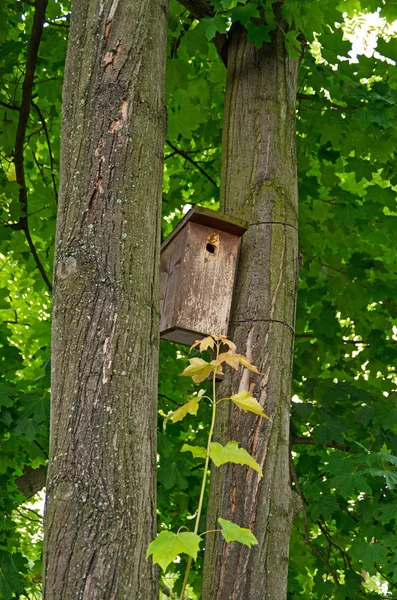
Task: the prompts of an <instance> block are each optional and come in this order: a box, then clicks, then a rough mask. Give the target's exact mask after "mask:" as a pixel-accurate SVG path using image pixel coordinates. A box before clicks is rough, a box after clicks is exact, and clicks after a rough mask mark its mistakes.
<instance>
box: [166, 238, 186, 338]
mask: <svg viewBox="0 0 397 600" xmlns="http://www.w3.org/2000/svg"><path fill="white" fill-rule="evenodd" d="M186 233H187V232H186V227H184V228H183V229H182V230H181V231H180V232H179V233H178V235H177V236H175V238H174V239H173V240H172V241H171V242H170V244H168V246H166V248H164V250H163V251H162V253H161V262H160V310H161V321H160V332H163V331H165V330H167V329H170V328H171V327H174V326H175V324H176V320H177V314H176V310H177V308H176V307H177V303H178V298H179V295H180V290H179V287H180V278H181V268H182V262H183V259H184V254H185V240H186Z"/></svg>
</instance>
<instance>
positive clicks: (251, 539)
mask: <svg viewBox="0 0 397 600" xmlns="http://www.w3.org/2000/svg"><path fill="white" fill-rule="evenodd" d="M218 522H219V524H220V526H221V527H222V530H221V533H222V535H223V537H224V538H225V540H226V541H227V542H240V544H244V545H245V546H248V548H251V546H253V545H254V544H257V543H258V540H257V539H256V537H255V536H254V534H253V533H252V531H251V530H250V529H246V528H245V527H240V526H239V525H236V523H232V522H231V521H228V520H227V519H221V518H219V519H218Z"/></svg>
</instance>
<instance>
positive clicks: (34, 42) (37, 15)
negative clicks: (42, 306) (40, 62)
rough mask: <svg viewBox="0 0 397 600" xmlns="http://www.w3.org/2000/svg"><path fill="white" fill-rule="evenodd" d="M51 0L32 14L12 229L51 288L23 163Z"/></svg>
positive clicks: (43, 1)
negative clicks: (35, 236) (33, 227)
mask: <svg viewBox="0 0 397 600" xmlns="http://www.w3.org/2000/svg"><path fill="white" fill-rule="evenodd" d="M47 3H48V0H36V3H35V11H34V17H33V25H32V31H31V35H30V40H29V45H28V51H27V59H26V70H25V76H24V79H23V84H22V100H21V105H20V110H19V119H18V126H17V133H16V138H15V155H14V164H15V174H16V181H17V183H18V184H19V202H20V205H21V208H22V213H23V216H22V217H21V218H20V219H19V222H18V223H17V224H15V225H13V226H12V227H13V229H20V230H22V231H23V232H24V233H25V237H26V241H27V242H28V246H29V248H30V251H31V253H32V256H33V258H34V261H35V263H36V265H37V268H38V270H39V272H40V274H41V276H42V278H43V280H44V282H45V284H46V286H47V288H48V289H49V290H50V291H52V285H51V283H50V280H49V279H48V276H47V273H46V272H45V269H44V267H43V265H42V263H41V261H40V258H39V256H38V254H37V250H36V248H35V245H34V243H33V240H32V236H31V234H30V231H29V223H28V217H27V208H28V193H27V188H26V180H25V166H24V144H25V136H26V128H27V125H28V119H29V115H30V104H31V102H32V89H33V79H34V73H35V69H36V64H37V55H38V51H39V45H40V40H41V36H42V33H43V24H44V19H45V11H46V8H47Z"/></svg>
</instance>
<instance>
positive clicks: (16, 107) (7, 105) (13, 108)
mask: <svg viewBox="0 0 397 600" xmlns="http://www.w3.org/2000/svg"><path fill="white" fill-rule="evenodd" d="M0 106H4V108H9V109H10V110H17V111H18V112H19V110H20V108H19V106H16V105H15V104H7V102H3V100H0Z"/></svg>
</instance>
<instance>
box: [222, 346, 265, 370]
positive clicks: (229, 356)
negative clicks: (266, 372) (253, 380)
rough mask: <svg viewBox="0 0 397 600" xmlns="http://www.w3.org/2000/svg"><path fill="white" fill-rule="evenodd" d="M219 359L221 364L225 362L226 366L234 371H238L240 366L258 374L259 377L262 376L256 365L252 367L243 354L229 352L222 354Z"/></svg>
mask: <svg viewBox="0 0 397 600" xmlns="http://www.w3.org/2000/svg"><path fill="white" fill-rule="evenodd" d="M218 358H219V362H220V363H223V362H225V363H226V364H228V365H230V366H231V367H233V369H236V371H237V369H238V367H239V365H243V367H245V368H246V369H249V370H250V371H253V372H254V373H257V374H258V375H259V374H260V373H259V371H258V369H257V368H256V367H255V366H254V365H252V364H251V361H250V360H249V359H248V358H247V357H246V356H244V355H243V354H236V353H235V352H233V351H231V350H228V352H222V353H221V354H220V355H219V357H218Z"/></svg>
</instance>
